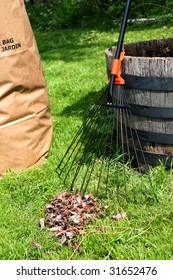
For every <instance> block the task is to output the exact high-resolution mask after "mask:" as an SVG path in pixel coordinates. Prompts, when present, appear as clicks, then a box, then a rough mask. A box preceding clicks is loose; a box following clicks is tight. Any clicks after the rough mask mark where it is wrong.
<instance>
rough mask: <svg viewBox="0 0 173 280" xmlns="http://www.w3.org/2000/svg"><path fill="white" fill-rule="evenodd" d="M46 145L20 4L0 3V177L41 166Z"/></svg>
mask: <svg viewBox="0 0 173 280" xmlns="http://www.w3.org/2000/svg"><path fill="white" fill-rule="evenodd" d="M51 139H52V119H51V113H50V108H49V102H48V96H47V91H46V86H45V79H44V75H43V71H42V65H41V61H40V56H39V53H38V49H37V45H36V42H35V38H34V35H33V32H32V29H31V26H30V23H29V20H28V16H27V13H26V10H25V5H24V0H5V1H0V174H1V175H2V174H3V173H5V171H7V170H9V169H23V168H27V167H29V166H32V165H34V164H35V163H38V162H42V160H44V158H45V157H46V155H47V154H48V151H49V148H50V144H51Z"/></svg>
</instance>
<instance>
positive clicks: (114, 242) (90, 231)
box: [0, 23, 173, 260]
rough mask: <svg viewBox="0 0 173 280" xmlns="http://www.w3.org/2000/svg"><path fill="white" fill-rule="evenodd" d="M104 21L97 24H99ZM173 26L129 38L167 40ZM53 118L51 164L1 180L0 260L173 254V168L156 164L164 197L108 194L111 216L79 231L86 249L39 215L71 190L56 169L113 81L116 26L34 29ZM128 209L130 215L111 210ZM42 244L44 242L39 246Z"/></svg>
mask: <svg viewBox="0 0 173 280" xmlns="http://www.w3.org/2000/svg"><path fill="white" fill-rule="evenodd" d="M98 25H99V23H98ZM172 35H173V27H169V26H167V27H166V26H163V25H162V24H160V26H147V25H145V26H144V25H143V26H141V25H136V26H130V27H128V29H127V32H126V36H125V42H135V41H141V40H149V39H160V38H169V37H172ZM36 39H37V43H38V47H39V51H40V55H41V59H42V63H43V67H44V72H45V77H46V82H47V89H48V93H49V100H50V107H51V112H52V118H53V131H54V133H53V140H52V145H51V149H50V153H49V157H48V159H47V161H46V163H45V164H43V165H41V166H37V167H32V168H30V169H27V170H24V171H22V172H20V173H19V174H15V173H13V172H9V173H7V174H6V176H5V177H4V178H3V179H2V180H1V181H0V259H1V260H7V259H8V260H9V259H11V260H14V259H28V260H29V259H38V260H39V259H43V260H48V259H50V260H52V259H58V260H68V259H73V260H74V259H81V260H83V259H88V260H90V259H100V260H101V259H102V260H103V259H107V260H111V259H117V260H123V259H128V260H135V259H139V260H141V259H155V260H158V259H162V260H163V259H167V260H168V259H169V260H172V259H173V200H172V194H173V182H172V170H167V171H166V170H165V168H164V166H163V165H160V166H158V167H155V168H153V169H152V173H153V174H152V176H153V181H154V186H155V189H156V194H157V197H158V200H159V202H155V203H153V204H151V203H147V202H146V203H140V201H139V202H138V203H133V202H130V203H127V202H126V201H124V202H123V203H122V204H118V202H117V201H116V198H115V200H112V199H111V198H107V199H105V200H104V201H103V203H104V205H105V206H106V208H105V213H104V215H102V216H101V217H100V218H98V219H97V220H95V221H93V222H92V223H91V224H90V225H89V226H88V227H87V228H86V229H85V231H86V234H84V235H78V236H77V237H76V238H77V241H78V244H80V246H81V248H82V251H81V252H79V251H78V250H73V249H72V248H71V247H70V244H69V243H67V244H66V245H61V243H60V239H59V238H55V237H52V235H51V233H50V231H49V230H48V229H47V228H45V229H44V230H43V231H40V227H39V220H40V218H42V217H45V212H44V206H45V204H47V203H50V202H51V200H52V198H53V197H54V196H55V195H56V194H58V193H61V192H63V191H64V190H66V189H67V190H68V188H67V187H65V186H64V185H63V183H62V181H61V180H60V179H59V177H58V176H57V174H56V172H55V169H56V167H57V164H58V163H59V161H60V159H61V157H62V156H63V153H64V152H65V150H66V149H67V147H68V145H69V143H70V141H71V140H72V138H73V136H74V134H75V133H76V132H77V130H78V128H79V127H80V125H81V124H82V122H83V120H84V118H85V116H86V115H87V113H88V111H89V108H90V107H91V106H92V104H93V103H94V101H95V100H96V99H97V97H98V96H99V94H100V92H101V90H102V89H103V88H105V86H106V85H107V76H106V65H105V57H104V51H105V49H106V48H108V47H110V46H112V45H115V44H116V42H117V39H118V29H116V30H114V27H112V28H111V29H110V28H109V29H108V28H106V27H104V25H101V24H100V25H99V27H98V28H96V27H95V28H93V29H91V28H90V29H89V28H88V29H71V30H69V29H67V30H58V31H57V32H54V33H53V32H46V33H36ZM120 212H126V213H127V216H128V219H120V220H118V221H116V220H115V219H113V218H112V217H113V215H116V214H117V213H120ZM33 242H38V243H39V244H40V246H41V247H37V246H34V245H33Z"/></svg>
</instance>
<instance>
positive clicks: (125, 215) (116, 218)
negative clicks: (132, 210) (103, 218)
mask: <svg viewBox="0 0 173 280" xmlns="http://www.w3.org/2000/svg"><path fill="white" fill-rule="evenodd" d="M112 218H113V219H114V220H119V219H127V213H126V212H124V213H122V214H121V213H118V214H116V215H113V216H112Z"/></svg>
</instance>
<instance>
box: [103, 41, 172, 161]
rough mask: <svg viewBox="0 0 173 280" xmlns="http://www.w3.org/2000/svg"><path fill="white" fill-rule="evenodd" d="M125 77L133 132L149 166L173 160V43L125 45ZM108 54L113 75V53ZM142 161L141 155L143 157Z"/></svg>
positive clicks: (108, 66) (123, 73)
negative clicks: (138, 140) (134, 130)
mask: <svg viewBox="0 0 173 280" xmlns="http://www.w3.org/2000/svg"><path fill="white" fill-rule="evenodd" d="M124 50H125V58H124V61H123V63H122V76H123V78H124V79H125V83H126V85H125V90H126V94H127V98H128V102H129V104H130V106H131V110H132V122H131V126H132V128H135V129H136V130H137V132H138V136H139V139H140V142H141V145H142V150H143V151H144V154H145V158H146V160H147V162H148V163H149V164H153V165H157V164H159V163H160V162H161V161H163V162H164V163H165V164H166V165H167V166H170V165H172V164H171V163H172V159H173V39H161V40H151V41H144V42H138V43H131V44H125V45H124ZM105 54H106V65H107V73H108V76H109V75H110V74H109V73H110V69H111V65H112V59H113V54H112V49H108V50H106V52H105ZM139 157H140V153H139Z"/></svg>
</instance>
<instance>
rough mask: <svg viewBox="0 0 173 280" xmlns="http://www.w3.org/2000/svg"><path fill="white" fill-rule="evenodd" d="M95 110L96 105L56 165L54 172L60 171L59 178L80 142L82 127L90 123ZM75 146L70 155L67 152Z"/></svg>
mask: <svg viewBox="0 0 173 280" xmlns="http://www.w3.org/2000/svg"><path fill="white" fill-rule="evenodd" d="M95 109H98V108H97V106H96V105H94V107H93V108H92V109H91V111H90V113H89V115H88V117H87V118H86V119H85V121H84V122H83V124H82V125H81V127H80V128H79V130H78V132H77V133H76V135H75V136H74V138H73V140H72V141H71V143H70V145H69V147H68V149H67V150H66V152H65V154H64V156H63V158H62V159H61V161H60V163H59V164H58V166H57V168H56V171H58V170H60V173H59V176H60V175H61V173H62V172H63V171H64V169H65V166H66V165H67V164H68V162H69V160H70V158H71V156H72V155H73V152H74V151H75V148H76V147H77V145H78V143H79V142H80V140H81V138H82V137H83V133H82V134H81V132H82V131H83V130H84V127H85V126H86V125H87V123H90V122H91V120H92V118H93V116H94V114H95V113H96V111H95ZM80 134H81V137H80V138H79V139H78V137H79V135H80ZM77 139H78V141H77V142H76V140H77ZM74 144H75V146H74V148H73V149H72V151H71V153H70V155H69V156H68V154H69V151H70V150H71V148H72V146H73V145H74ZM67 156H68V159H67V161H66V164H65V165H64V167H63V168H62V169H61V165H62V163H63V162H64V161H65V159H66V157H67Z"/></svg>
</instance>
